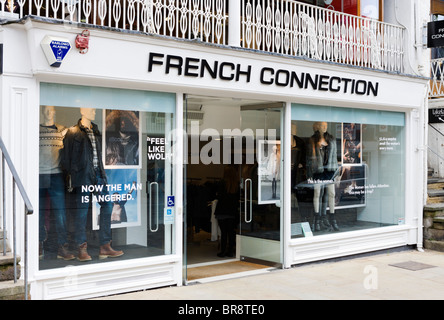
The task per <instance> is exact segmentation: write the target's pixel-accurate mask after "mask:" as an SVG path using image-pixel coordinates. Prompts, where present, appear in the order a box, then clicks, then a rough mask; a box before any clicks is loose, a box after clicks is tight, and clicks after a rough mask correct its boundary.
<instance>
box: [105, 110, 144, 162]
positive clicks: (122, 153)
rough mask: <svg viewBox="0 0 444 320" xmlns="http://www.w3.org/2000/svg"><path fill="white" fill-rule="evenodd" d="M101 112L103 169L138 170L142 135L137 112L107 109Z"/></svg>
mask: <svg viewBox="0 0 444 320" xmlns="http://www.w3.org/2000/svg"><path fill="white" fill-rule="evenodd" d="M103 112H104V119H105V121H104V130H103V132H104V134H103V141H104V142H103V145H104V148H103V150H104V152H103V158H104V159H103V163H104V164H105V168H107V169H110V168H140V167H141V164H142V162H141V158H140V157H141V152H140V150H139V148H140V146H141V139H142V135H141V130H140V117H139V112H138V111H128V110H109V109H107V110H104V111H103Z"/></svg>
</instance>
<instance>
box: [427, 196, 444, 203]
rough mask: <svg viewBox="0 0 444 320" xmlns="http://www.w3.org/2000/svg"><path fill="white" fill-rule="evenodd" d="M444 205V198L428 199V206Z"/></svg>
mask: <svg viewBox="0 0 444 320" xmlns="http://www.w3.org/2000/svg"><path fill="white" fill-rule="evenodd" d="M436 203H438V204H439V203H444V196H437V197H427V204H436Z"/></svg>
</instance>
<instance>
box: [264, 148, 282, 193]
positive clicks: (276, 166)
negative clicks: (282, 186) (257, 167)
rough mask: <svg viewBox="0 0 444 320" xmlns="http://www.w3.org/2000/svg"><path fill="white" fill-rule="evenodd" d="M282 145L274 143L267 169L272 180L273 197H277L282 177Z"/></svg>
mask: <svg viewBox="0 0 444 320" xmlns="http://www.w3.org/2000/svg"><path fill="white" fill-rule="evenodd" d="M280 149H281V148H280V145H279V144H277V145H274V146H273V148H272V152H271V154H270V155H269V158H268V164H267V170H268V177H269V179H270V180H271V193H272V196H271V197H272V199H276V198H277V196H276V191H277V190H276V189H277V180H279V177H280V163H281V150H280Z"/></svg>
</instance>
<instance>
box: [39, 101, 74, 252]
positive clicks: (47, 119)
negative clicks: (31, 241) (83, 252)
mask: <svg viewBox="0 0 444 320" xmlns="http://www.w3.org/2000/svg"><path fill="white" fill-rule="evenodd" d="M41 111H42V122H41V124H40V130H39V131H40V134H39V140H40V143H39V203H40V205H39V219H40V220H39V257H40V259H42V258H43V250H44V242H45V241H46V240H47V237H48V232H47V231H48V227H49V225H48V224H49V223H48V221H47V219H46V218H47V217H46V213H47V211H48V210H51V213H53V215H54V220H55V227H56V231H57V244H58V251H57V258H58V259H64V260H72V259H74V258H75V257H74V255H72V254H71V253H69V251H68V241H67V232H66V230H67V228H66V211H65V182H64V179H63V173H62V169H61V163H60V161H61V158H60V156H61V150H62V149H63V138H64V137H65V134H66V131H67V130H68V129H67V128H65V127H64V126H62V125H59V124H56V123H55V115H56V111H55V108H54V106H42V109H41ZM48 205H49V206H48Z"/></svg>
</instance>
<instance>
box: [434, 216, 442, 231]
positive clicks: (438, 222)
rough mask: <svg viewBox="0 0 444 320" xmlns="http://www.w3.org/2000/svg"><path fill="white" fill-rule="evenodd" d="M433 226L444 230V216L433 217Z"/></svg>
mask: <svg viewBox="0 0 444 320" xmlns="http://www.w3.org/2000/svg"><path fill="white" fill-rule="evenodd" d="M433 228H434V229H438V230H444V217H434V218H433Z"/></svg>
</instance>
